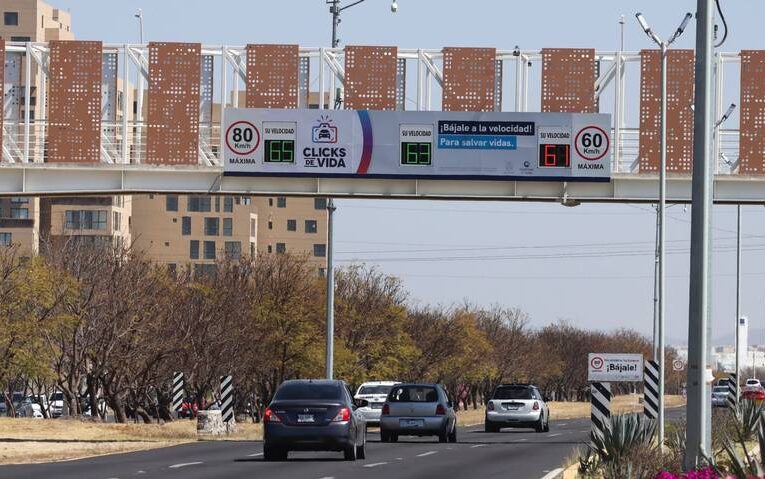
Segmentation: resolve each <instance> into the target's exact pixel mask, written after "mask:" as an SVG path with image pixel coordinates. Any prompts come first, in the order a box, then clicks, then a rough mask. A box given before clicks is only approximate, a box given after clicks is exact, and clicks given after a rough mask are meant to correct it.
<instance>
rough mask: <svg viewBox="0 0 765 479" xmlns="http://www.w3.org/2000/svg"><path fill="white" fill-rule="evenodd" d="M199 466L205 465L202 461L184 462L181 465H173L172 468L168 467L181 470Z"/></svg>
mask: <svg viewBox="0 0 765 479" xmlns="http://www.w3.org/2000/svg"><path fill="white" fill-rule="evenodd" d="M198 464H204V463H203V462H202V461H197V462H182V463H180V464H173V465H172V466H168V467H169V468H170V469H180V468H182V467H186V466H196V465H198Z"/></svg>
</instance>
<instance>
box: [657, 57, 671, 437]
mask: <svg viewBox="0 0 765 479" xmlns="http://www.w3.org/2000/svg"><path fill="white" fill-rule="evenodd" d="M668 48H669V45H668V44H667V42H661V112H660V119H659V122H660V124H661V132H660V134H659V147H660V149H661V154H660V158H659V268H658V269H659V279H658V283H659V305H658V306H659V321H658V328H657V331H656V333H657V336H658V341H657V343H658V345H659V351H658V353H659V354H658V356H659V357H658V358H657V359H656V361H657V362H658V363H659V423H658V429H659V431H658V435H659V444H664V362H665V361H664V313H665V311H666V307H665V305H666V302H665V301H664V298H665V293H666V282H665V272H664V261H665V256H666V252H665V248H664V246H665V244H666V231H665V225H666V219H667V218H666V207H667V50H668Z"/></svg>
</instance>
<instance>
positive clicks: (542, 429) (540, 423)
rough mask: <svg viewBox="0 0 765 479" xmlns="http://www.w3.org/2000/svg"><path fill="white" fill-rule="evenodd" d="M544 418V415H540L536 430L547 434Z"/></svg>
mask: <svg viewBox="0 0 765 479" xmlns="http://www.w3.org/2000/svg"><path fill="white" fill-rule="evenodd" d="M544 420H545V418H544V416H543V415H542V414H540V415H539V421H537V425H536V427H535V428H534V429H536V431H537V432H545V423H544Z"/></svg>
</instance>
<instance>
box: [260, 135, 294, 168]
mask: <svg viewBox="0 0 765 479" xmlns="http://www.w3.org/2000/svg"><path fill="white" fill-rule="evenodd" d="M264 143H265V145H264V146H265V149H266V159H265V162H266V163H294V162H295V140H266V141H265V142H264Z"/></svg>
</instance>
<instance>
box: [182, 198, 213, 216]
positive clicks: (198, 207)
mask: <svg viewBox="0 0 765 479" xmlns="http://www.w3.org/2000/svg"><path fill="white" fill-rule="evenodd" d="M211 209H212V202H211V201H210V197H209V196H189V199H188V208H187V210H188V211H191V212H196V213H209V212H210V210H211Z"/></svg>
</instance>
